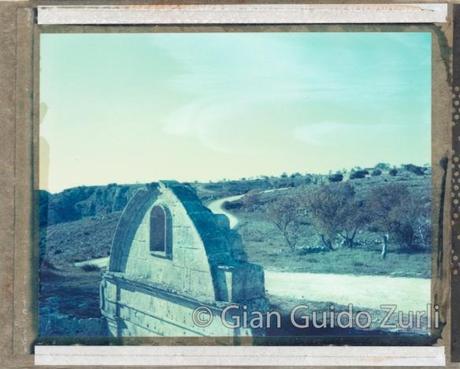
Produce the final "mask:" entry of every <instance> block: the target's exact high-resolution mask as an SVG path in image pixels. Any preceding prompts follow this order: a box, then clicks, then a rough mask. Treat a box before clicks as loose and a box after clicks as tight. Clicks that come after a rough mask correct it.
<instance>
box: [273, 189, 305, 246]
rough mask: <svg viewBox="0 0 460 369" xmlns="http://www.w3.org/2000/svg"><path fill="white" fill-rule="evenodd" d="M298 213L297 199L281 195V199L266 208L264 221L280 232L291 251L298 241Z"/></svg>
mask: <svg viewBox="0 0 460 369" xmlns="http://www.w3.org/2000/svg"><path fill="white" fill-rule="evenodd" d="M300 211H301V209H300V208H299V201H298V199H297V198H296V197H294V196H286V195H285V194H282V195H281V197H279V198H277V199H275V200H274V201H272V202H271V203H270V204H268V206H267V207H266V213H265V215H266V219H267V220H268V221H269V222H271V223H272V224H274V225H275V226H276V228H277V229H278V230H279V231H280V232H281V234H282V236H283V238H284V240H285V242H286V244H287V245H288V246H289V248H290V249H291V250H295V248H296V245H297V242H298V239H299V237H298V228H299V223H298V220H299V214H300Z"/></svg>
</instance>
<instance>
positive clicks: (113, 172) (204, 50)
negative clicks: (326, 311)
mask: <svg viewBox="0 0 460 369" xmlns="http://www.w3.org/2000/svg"><path fill="white" fill-rule="evenodd" d="M40 78H41V82H40V83H41V85H40V97H41V101H42V103H45V104H46V106H47V107H48V109H47V113H46V115H45V116H44V118H43V121H42V126H41V135H42V144H43V145H42V151H43V150H45V151H49V162H48V163H46V162H47V160H46V156H47V155H48V154H47V153H46V152H45V153H44V154H43V153H42V157H43V158H44V160H43V161H42V163H43V165H42V166H43V167H46V169H47V170H46V171H45V172H47V173H48V174H47V176H46V178H42V180H41V185H42V187H47V188H49V189H50V190H51V191H53V192H54V191H58V190H61V189H64V188H67V187H72V186H76V185H83V184H84V185H91V184H106V183H111V182H118V183H126V182H136V181H141V182H145V181H155V180H158V179H178V180H184V181H189V180H195V179H197V180H208V179H212V180H216V179H222V178H239V177H248V176H257V175H271V174H275V175H279V174H281V173H282V172H288V173H290V172H297V171H299V172H302V173H303V172H327V171H329V170H330V169H332V170H335V169H341V168H350V167H353V166H369V165H374V164H375V163H377V162H382V161H383V162H390V163H392V164H399V163H409V162H412V163H416V164H423V163H427V162H429V161H430V124H431V118H430V116H431V92H430V91H431V87H430V86H431V35H430V34H429V33H201V34H200V33H194V34H45V35H42V37H41V75H40ZM42 169H43V168H42ZM48 169H49V170H48ZM42 173H44V172H43V171H42ZM42 177H45V176H43V174H42Z"/></svg>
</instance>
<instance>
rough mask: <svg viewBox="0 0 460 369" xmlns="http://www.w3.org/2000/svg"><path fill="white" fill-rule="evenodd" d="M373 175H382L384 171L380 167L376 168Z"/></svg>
mask: <svg viewBox="0 0 460 369" xmlns="http://www.w3.org/2000/svg"><path fill="white" fill-rule="evenodd" d="M371 175H372V176H373V177H377V176H380V175H382V171H381V170H380V169H374V170H373V171H372V173H371Z"/></svg>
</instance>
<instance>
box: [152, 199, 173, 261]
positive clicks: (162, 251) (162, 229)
mask: <svg viewBox="0 0 460 369" xmlns="http://www.w3.org/2000/svg"><path fill="white" fill-rule="evenodd" d="M150 252H151V253H152V254H154V255H157V256H164V257H168V256H170V255H171V217H170V215H169V212H168V209H166V208H165V207H163V206H160V205H156V206H154V207H153V208H152V210H151V212H150Z"/></svg>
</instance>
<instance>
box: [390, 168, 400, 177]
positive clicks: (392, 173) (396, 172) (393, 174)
mask: <svg viewBox="0 0 460 369" xmlns="http://www.w3.org/2000/svg"><path fill="white" fill-rule="evenodd" d="M388 173H389V174H390V176H393V177H394V176H396V175H397V174H398V170H397V169H396V168H392V169H390V171H389V172H388Z"/></svg>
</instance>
